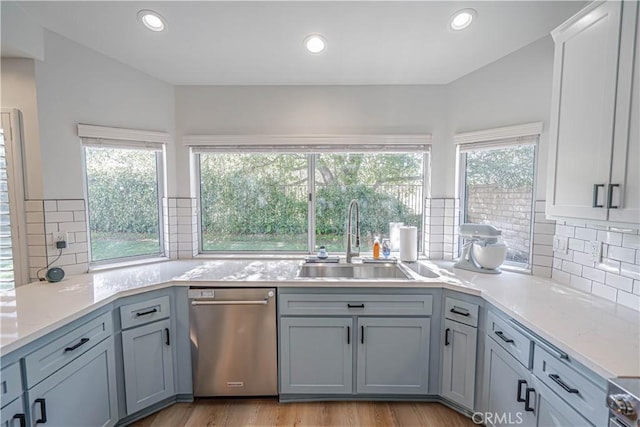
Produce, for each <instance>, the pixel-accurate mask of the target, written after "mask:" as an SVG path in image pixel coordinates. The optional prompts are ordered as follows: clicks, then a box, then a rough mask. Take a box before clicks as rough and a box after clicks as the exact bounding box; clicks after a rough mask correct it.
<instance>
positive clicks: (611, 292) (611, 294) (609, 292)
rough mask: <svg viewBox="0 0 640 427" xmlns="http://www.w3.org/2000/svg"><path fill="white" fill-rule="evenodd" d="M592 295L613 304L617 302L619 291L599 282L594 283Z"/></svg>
mask: <svg viewBox="0 0 640 427" xmlns="http://www.w3.org/2000/svg"><path fill="white" fill-rule="evenodd" d="M591 293H592V294H594V295H597V296H599V297H601V298H605V299H608V300H609V301H613V302H616V298H617V296H618V290H617V289H616V288H612V287H611V286H606V285H603V284H602V283H598V282H593V284H592V285H591Z"/></svg>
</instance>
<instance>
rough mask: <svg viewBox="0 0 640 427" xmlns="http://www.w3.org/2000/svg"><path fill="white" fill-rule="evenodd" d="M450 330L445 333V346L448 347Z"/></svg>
mask: <svg viewBox="0 0 640 427" xmlns="http://www.w3.org/2000/svg"><path fill="white" fill-rule="evenodd" d="M449 344H450V342H449V328H447V329H445V331H444V345H445V346H447V345H449Z"/></svg>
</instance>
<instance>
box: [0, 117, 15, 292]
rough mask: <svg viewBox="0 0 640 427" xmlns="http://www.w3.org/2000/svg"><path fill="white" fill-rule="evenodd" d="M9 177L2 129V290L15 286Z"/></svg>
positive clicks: (0, 238) (0, 169) (0, 138)
mask: <svg viewBox="0 0 640 427" xmlns="http://www.w3.org/2000/svg"><path fill="white" fill-rule="evenodd" d="M8 177H9V174H8V170H7V155H6V150H5V141H4V132H3V130H2V129H0V290H6V289H12V288H13V287H14V286H15V278H14V271H13V245H12V238H11V212H10V210H9V209H10V206H9V179H8Z"/></svg>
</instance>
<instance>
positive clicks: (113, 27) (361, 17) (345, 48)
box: [20, 1, 584, 85]
mask: <svg viewBox="0 0 640 427" xmlns="http://www.w3.org/2000/svg"><path fill="white" fill-rule="evenodd" d="M583 4H584V3H583V2H576V1H566V2H563V1H497V2H485V1H466V2H458V1H456V2H453V1H444V2H439V1H409V2H400V1H386V2H382V1H374V2H370V1H333V2H330V1H283V2H271V1H258V2H248V1H227V2H220V1H201V2H187V1H150V2H137V1H109V2H102V1H84V2H80V1H78V2H61V1H44V2H21V3H20V7H22V9H23V10H24V11H25V12H26V13H27V14H28V15H30V16H31V17H32V18H33V19H34V20H35V21H36V22H38V23H39V24H40V25H42V26H43V27H45V28H47V29H50V30H51V31H54V32H56V33H59V34H61V35H63V36H65V37H67V38H69V39H72V40H74V41H76V42H78V43H81V44H83V45H85V46H88V47H90V48H92V49H94V50H97V51H98V52H101V53H103V54H104V55H106V56H109V57H111V58H114V59H116V60H118V61H120V62H123V63H125V64H129V65H130V66H131V67H134V68H137V69H139V70H141V71H144V72H145V73H147V74H150V75H152V76H154V77H157V78H158V79H160V80H164V81H166V82H169V83H172V84H175V85H256V84H266V85H280V84H296V85H297V84H310V85H311V84H313V85H317V84H443V83H449V82H451V81H453V80H456V79H458V78H459V77H461V76H464V75H465V74H468V73H470V72H472V71H474V70H476V69H478V68H480V67H482V66H484V65H487V64H489V63H491V62H493V61H495V60H497V59H499V58H501V57H503V56H505V55H507V54H509V53H511V52H513V51H515V50H518V49H520V48H522V47H523V46H526V45H527V44H529V43H532V42H533V41H535V40H537V39H539V38H541V37H543V36H545V35H547V34H549V32H550V31H551V30H552V29H553V28H555V27H556V26H557V25H559V24H560V23H562V22H563V21H564V20H565V19H567V18H568V17H569V16H571V15H573V14H574V13H575V12H577V11H578V10H579V9H580V8H581V7H582V6H583ZM467 7H472V8H474V9H475V10H476V11H477V17H476V19H475V21H474V23H473V24H472V25H471V26H470V27H469V28H468V29H466V30H464V31H461V32H454V31H452V30H450V29H449V20H450V18H451V16H452V15H453V14H454V12H456V11H457V10H460V9H463V8H467ZM140 9H152V10H155V11H157V12H158V13H160V14H161V15H162V16H163V17H164V18H165V19H166V21H167V27H168V29H167V31H165V32H162V33H153V32H151V31H149V30H147V29H146V28H144V27H143V26H142V25H141V24H140V23H139V22H138V21H137V18H136V14H137V12H138V11H139V10H140ZM310 33H320V34H323V35H324V36H325V38H326V39H327V49H326V51H325V52H324V53H322V54H320V55H310V54H308V53H306V52H305V50H304V49H303V46H302V41H303V39H304V37H305V36H306V35H308V34H310ZM45 55H46V52H45Z"/></svg>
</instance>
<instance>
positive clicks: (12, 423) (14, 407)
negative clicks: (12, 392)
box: [0, 397, 26, 427]
mask: <svg viewBox="0 0 640 427" xmlns="http://www.w3.org/2000/svg"><path fill="white" fill-rule="evenodd" d="M3 403H4V402H3ZM25 425H26V418H25V414H24V404H23V401H22V397H19V398H17V399H16V400H14V401H13V402H11V403H9V404H8V405H6V406H3V407H2V409H1V410H0V427H23V426H25Z"/></svg>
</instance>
